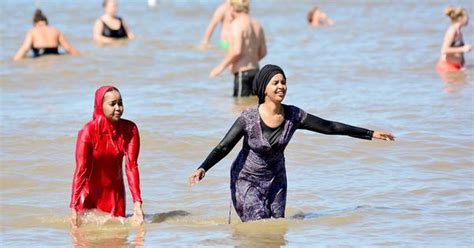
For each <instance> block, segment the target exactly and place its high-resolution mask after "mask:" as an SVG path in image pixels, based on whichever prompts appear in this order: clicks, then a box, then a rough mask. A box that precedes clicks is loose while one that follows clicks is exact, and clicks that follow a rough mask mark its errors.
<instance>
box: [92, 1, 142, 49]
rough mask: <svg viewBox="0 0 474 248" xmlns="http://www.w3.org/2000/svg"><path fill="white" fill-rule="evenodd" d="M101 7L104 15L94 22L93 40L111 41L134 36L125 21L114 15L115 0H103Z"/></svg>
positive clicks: (115, 8) (115, 10) (115, 9)
mask: <svg viewBox="0 0 474 248" xmlns="http://www.w3.org/2000/svg"><path fill="white" fill-rule="evenodd" d="M102 7H104V15H102V16H101V17H100V18H99V19H97V21H96V22H95V24H94V41H96V42H99V43H111V42H113V41H114V40H116V39H122V38H128V39H133V38H134V37H135V36H134V35H133V33H132V32H131V31H130V28H129V27H128V25H127V23H126V22H125V21H124V20H123V19H122V18H120V17H118V16H116V15H117V2H116V1H115V0H104V1H103V3H102Z"/></svg>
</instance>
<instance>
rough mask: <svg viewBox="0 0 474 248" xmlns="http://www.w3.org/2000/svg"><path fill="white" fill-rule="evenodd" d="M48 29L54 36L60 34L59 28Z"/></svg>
mask: <svg viewBox="0 0 474 248" xmlns="http://www.w3.org/2000/svg"><path fill="white" fill-rule="evenodd" d="M50 29H51V30H52V31H53V32H54V33H56V34H62V32H61V30H59V28H56V27H51V28H50Z"/></svg>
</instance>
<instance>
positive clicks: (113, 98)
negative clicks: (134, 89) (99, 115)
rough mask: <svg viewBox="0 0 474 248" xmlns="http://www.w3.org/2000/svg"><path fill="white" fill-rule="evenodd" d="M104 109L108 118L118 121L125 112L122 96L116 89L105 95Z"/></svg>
mask: <svg viewBox="0 0 474 248" xmlns="http://www.w3.org/2000/svg"><path fill="white" fill-rule="evenodd" d="M102 110H103V111H104V115H105V117H106V118H107V120H109V121H111V122H117V121H119V120H120V117H121V116H122V114H123V103H122V96H121V95H120V93H119V92H118V91H116V90H113V91H109V92H107V93H105V95H104V101H103V102H102Z"/></svg>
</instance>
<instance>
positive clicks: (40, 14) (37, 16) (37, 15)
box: [33, 9, 48, 25]
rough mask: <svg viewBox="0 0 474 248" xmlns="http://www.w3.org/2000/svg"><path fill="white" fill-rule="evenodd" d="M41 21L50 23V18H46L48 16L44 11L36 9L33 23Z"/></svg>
mask: <svg viewBox="0 0 474 248" xmlns="http://www.w3.org/2000/svg"><path fill="white" fill-rule="evenodd" d="M40 21H44V22H46V24H48V18H46V16H45V15H44V14H43V11H41V10H40V9H36V10H35V13H34V14H33V25H34V24H36V23H38V22H40Z"/></svg>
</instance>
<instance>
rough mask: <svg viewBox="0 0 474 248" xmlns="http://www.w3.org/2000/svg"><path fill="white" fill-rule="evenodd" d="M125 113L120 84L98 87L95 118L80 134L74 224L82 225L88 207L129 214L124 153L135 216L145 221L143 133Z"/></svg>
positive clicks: (74, 184)
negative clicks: (139, 161)
mask: <svg viewBox="0 0 474 248" xmlns="http://www.w3.org/2000/svg"><path fill="white" fill-rule="evenodd" d="M122 114H123V104H122V97H121V95H120V92H119V90H118V89H117V88H116V87H113V86H103V87H100V88H99V89H97V90H96V92H95V104H94V114H93V117H92V120H91V121H89V122H87V123H86V124H85V125H84V127H83V128H82V129H81V130H80V131H79V134H78V137H77V143H76V170H75V172H74V177H73V182H72V193H71V204H70V208H71V212H72V213H71V224H72V226H73V227H77V226H79V225H80V218H79V216H78V215H79V214H80V213H82V212H84V210H88V209H99V210H101V211H104V212H108V213H111V214H112V215H113V216H121V217H125V186H124V182H123V171H122V163H123V158H124V157H125V160H126V173H127V178H128V185H129V187H130V191H131V193H132V198H133V202H134V205H133V219H134V220H135V221H136V222H139V223H141V222H143V210H142V199H141V195H140V179H139V173H138V164H137V159H138V153H139V150H140V137H139V135H138V128H137V126H136V125H135V123H133V122H131V121H129V120H125V119H121V118H120V117H121V116H122Z"/></svg>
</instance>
